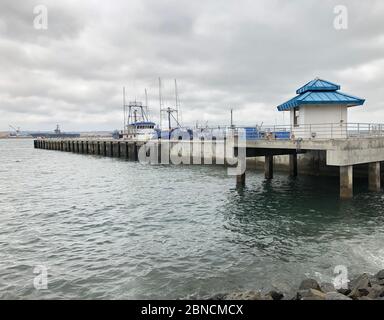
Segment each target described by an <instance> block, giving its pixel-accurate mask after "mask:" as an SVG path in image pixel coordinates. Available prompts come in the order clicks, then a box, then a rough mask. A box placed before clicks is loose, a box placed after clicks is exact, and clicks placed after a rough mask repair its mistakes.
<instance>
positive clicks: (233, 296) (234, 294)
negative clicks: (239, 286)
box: [224, 291, 272, 300]
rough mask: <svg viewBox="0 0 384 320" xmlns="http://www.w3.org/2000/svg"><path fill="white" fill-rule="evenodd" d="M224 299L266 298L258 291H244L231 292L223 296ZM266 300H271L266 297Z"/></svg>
mask: <svg viewBox="0 0 384 320" xmlns="http://www.w3.org/2000/svg"><path fill="white" fill-rule="evenodd" d="M224 300H266V299H265V296H263V295H262V294H261V293H260V292H255V291H245V292H232V293H229V294H227V295H226V296H225V297H224ZM267 300H272V298H271V299H267Z"/></svg>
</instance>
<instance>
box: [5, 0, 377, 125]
mask: <svg viewBox="0 0 384 320" xmlns="http://www.w3.org/2000/svg"><path fill="white" fill-rule="evenodd" d="M37 4H42V3H41V2H40V1H15V0H13V1H12V0H2V1H1V3H0V70H1V73H0V88H1V89H0V131H1V130H7V129H8V124H13V125H15V126H20V127H21V128H22V129H30V130H37V129H42V130H47V129H53V128H54V127H55V125H56V123H60V124H61V126H62V128H63V129H64V130H81V131H85V130H109V129H115V128H119V129H120V128H121V127H122V121H123V116H122V93H121V92H122V87H123V86H126V88H127V97H128V98H129V99H135V98H136V99H142V100H143V99H144V88H147V89H148V93H149V103H150V108H151V113H152V116H153V120H155V121H156V122H157V121H158V108H159V107H158V105H159V103H158V87H157V81H158V80H157V79H158V77H162V79H163V93H164V98H165V101H166V104H169V105H171V104H173V101H174V95H173V79H174V78H177V79H178V85H179V94H180V100H181V107H182V115H183V117H182V118H183V122H184V124H186V125H191V124H194V123H195V122H196V121H199V122H200V123H202V122H205V121H208V123H209V124H211V125H214V124H228V122H229V110H230V108H233V109H234V117H235V121H236V123H238V124H255V123H260V122H264V123H271V124H273V123H282V122H283V121H285V122H286V121H287V118H288V117H287V116H285V118H283V114H282V113H279V112H277V111H276V105H278V104H280V103H281V102H284V101H285V100H286V99H289V98H291V97H292V96H293V95H294V92H295V90H296V88H298V87H299V86H301V85H302V84H304V83H305V82H307V81H309V80H311V79H313V78H315V77H317V76H319V77H321V78H325V79H328V80H330V81H334V82H337V83H340V84H341V85H342V90H343V91H345V92H347V93H352V94H355V95H357V96H360V97H362V98H366V99H367V101H366V104H365V105H364V106H363V107H362V108H360V107H358V108H354V109H353V110H351V112H350V121H352V122H363V121H365V122H383V123H384V102H383V99H382V92H383V89H382V84H383V83H384V73H383V71H382V70H383V67H384V23H383V22H382V17H383V16H384V2H383V1H380V0H377V1H374V0H372V1H369V2H366V1H359V0H355V1H348V3H347V9H348V29H347V30H336V29H335V28H334V26H333V22H334V19H335V16H336V15H335V13H334V7H335V6H336V5H338V4H339V1H331V0H329V1H315V0H305V1H304V0H297V1H284V0H265V1H247V0H242V1H229V0H208V1H207V0H206V1H184V0H161V1H159V0H144V1H143V0H137V1H134V0H131V1H113V2H106V1H95V0H89V1H61V2H59V1H44V3H43V4H44V5H46V6H47V8H48V29H47V30H36V29H35V28H34V27H33V20H34V18H35V14H34V13H33V8H34V7H35V6H36V5H37Z"/></svg>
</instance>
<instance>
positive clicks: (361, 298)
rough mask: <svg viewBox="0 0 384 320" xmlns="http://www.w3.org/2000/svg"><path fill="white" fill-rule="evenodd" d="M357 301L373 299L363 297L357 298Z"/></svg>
mask: <svg viewBox="0 0 384 320" xmlns="http://www.w3.org/2000/svg"><path fill="white" fill-rule="evenodd" d="M357 300H373V299H371V298H368V297H367V296H364V297H358V298H357Z"/></svg>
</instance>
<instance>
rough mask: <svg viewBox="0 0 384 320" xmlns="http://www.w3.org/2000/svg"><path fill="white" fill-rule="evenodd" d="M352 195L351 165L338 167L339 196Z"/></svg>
mask: <svg viewBox="0 0 384 320" xmlns="http://www.w3.org/2000/svg"><path fill="white" fill-rule="evenodd" d="M352 197H353V166H341V167H340V198H341V199H351V198H352Z"/></svg>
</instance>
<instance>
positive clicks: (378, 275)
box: [375, 269, 384, 280]
mask: <svg viewBox="0 0 384 320" xmlns="http://www.w3.org/2000/svg"><path fill="white" fill-rule="evenodd" d="M375 277H376V278H377V279H379V280H384V269H383V270H380V271H379V272H378V273H376V274H375Z"/></svg>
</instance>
